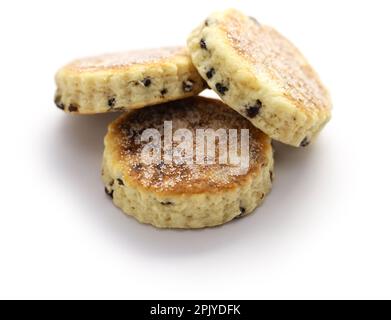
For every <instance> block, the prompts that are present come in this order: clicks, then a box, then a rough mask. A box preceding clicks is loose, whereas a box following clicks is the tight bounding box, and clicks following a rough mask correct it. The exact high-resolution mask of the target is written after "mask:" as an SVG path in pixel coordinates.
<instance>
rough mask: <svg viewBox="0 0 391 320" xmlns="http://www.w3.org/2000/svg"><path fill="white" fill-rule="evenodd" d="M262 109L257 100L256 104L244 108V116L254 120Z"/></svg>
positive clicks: (260, 103)
mask: <svg viewBox="0 0 391 320" xmlns="http://www.w3.org/2000/svg"><path fill="white" fill-rule="evenodd" d="M261 108H262V102H261V101H259V100H257V102H256V103H255V104H254V105H251V106H247V107H246V115H247V117H249V118H254V117H255V116H257V115H258V113H259V110H261Z"/></svg>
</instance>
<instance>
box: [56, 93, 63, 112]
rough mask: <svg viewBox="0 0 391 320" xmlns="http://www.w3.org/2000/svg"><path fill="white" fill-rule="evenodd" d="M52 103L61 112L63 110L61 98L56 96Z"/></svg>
mask: <svg viewBox="0 0 391 320" xmlns="http://www.w3.org/2000/svg"><path fill="white" fill-rule="evenodd" d="M54 103H55V104H56V106H57V108H59V109H61V110H64V109H65V106H64V104H63V103H62V102H61V96H56V98H55V99H54Z"/></svg>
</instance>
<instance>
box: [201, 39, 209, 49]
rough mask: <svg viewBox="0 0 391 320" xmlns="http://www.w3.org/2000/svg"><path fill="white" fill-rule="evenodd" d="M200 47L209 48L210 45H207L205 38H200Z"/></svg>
mask: <svg viewBox="0 0 391 320" xmlns="http://www.w3.org/2000/svg"><path fill="white" fill-rule="evenodd" d="M200 47H201V49H204V50H208V47H207V46H206V42H205V39H201V40H200Z"/></svg>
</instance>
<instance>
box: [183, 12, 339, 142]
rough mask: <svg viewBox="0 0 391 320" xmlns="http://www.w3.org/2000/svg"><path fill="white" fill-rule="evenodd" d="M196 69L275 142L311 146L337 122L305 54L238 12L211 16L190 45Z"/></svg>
mask: <svg viewBox="0 0 391 320" xmlns="http://www.w3.org/2000/svg"><path fill="white" fill-rule="evenodd" d="M188 48H189V51H190V54H191V57H192V60H193V63H194V65H195V66H196V68H197V69H198V71H199V72H200V74H201V76H202V77H203V78H204V79H205V80H206V81H207V82H208V85H209V86H210V87H211V88H212V89H213V90H215V91H216V92H217V93H218V94H219V95H220V97H221V98H222V99H223V100H224V102H226V103H227V104H228V105H229V106H230V107H232V108H233V109H235V110H236V111H238V112H239V113H241V114H242V115H243V116H245V117H246V118H247V119H249V120H250V121H251V122H252V123H253V124H254V125H255V126H256V127H258V128H260V129H261V130H263V131H264V132H265V133H266V134H268V135H269V136H271V137H272V138H273V139H276V140H279V141H281V142H284V143H287V144H290V145H294V146H300V145H301V146H306V145H308V144H309V143H310V142H311V141H312V140H313V139H314V137H315V136H316V135H317V133H318V132H319V131H320V129H321V128H322V127H323V126H324V125H325V124H326V123H327V121H328V120H329V119H330V116H331V100H330V96H329V94H328V91H327V90H326V88H325V87H324V85H323V84H322V83H321V81H320V79H319V77H318V75H317V74H316V72H315V71H314V69H313V68H312V67H311V66H310V64H309V63H308V62H307V60H306V59H305V58H304V56H303V55H302V54H301V53H300V51H299V50H298V49H297V48H296V47H295V46H294V45H293V44H292V43H291V42H289V41H288V40H287V39H286V38H284V37H283V36H282V35H281V34H279V33H278V32H277V31H275V30H274V29H273V28H271V27H268V26H265V25H261V24H260V23H259V22H257V21H256V20H255V19H254V18H251V17H248V16H246V15H244V14H242V13H240V12H239V11H237V10H233V9H230V10H227V11H224V12H218V13H214V14H212V15H211V16H209V17H208V18H207V19H206V20H205V21H204V22H203V23H202V25H200V26H199V27H198V28H197V29H196V30H194V31H193V32H192V34H191V35H190V37H189V39H188Z"/></svg>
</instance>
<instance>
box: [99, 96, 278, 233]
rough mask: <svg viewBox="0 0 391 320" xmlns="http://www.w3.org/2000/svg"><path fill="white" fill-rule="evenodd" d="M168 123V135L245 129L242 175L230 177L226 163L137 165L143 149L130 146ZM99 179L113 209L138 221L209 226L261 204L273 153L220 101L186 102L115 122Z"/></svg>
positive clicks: (163, 225) (164, 225) (267, 140)
mask: <svg viewBox="0 0 391 320" xmlns="http://www.w3.org/2000/svg"><path fill="white" fill-rule="evenodd" d="M168 120H171V121H172V123H173V131H174V132H175V130H176V129H179V128H187V129H189V130H191V131H192V133H193V134H194V132H195V130H196V129H200V128H210V129H214V130H217V129H220V128H224V129H238V130H240V129H248V130H249V135H250V144H249V151H250V157H249V159H250V161H249V167H248V171H247V172H246V173H244V174H238V172H237V171H235V170H234V169H233V167H232V165H230V164H218V163H214V164H208V165H206V164H196V163H194V164H189V163H181V164H176V163H170V162H167V161H163V160H162V161H160V162H159V163H155V164H149V165H146V164H144V163H142V161H141V159H140V158H141V149H142V147H143V145H142V144H141V145H140V144H139V143H137V142H136V141H140V140H139V139H140V135H141V134H142V132H143V130H144V129H146V128H155V129H157V130H159V132H161V133H162V132H163V128H162V126H163V123H164V121H168ZM162 139H163V138H162ZM216 141H217V140H216ZM162 150H163V146H162ZM216 150H218V148H217V146H216ZM217 153H218V152H217ZM217 156H218V155H217ZM102 177H103V181H104V184H105V191H106V193H107V194H108V195H109V196H111V197H112V198H113V202H114V204H115V205H116V206H118V207H119V208H121V209H122V210H123V211H124V212H125V213H127V214H128V215H131V216H133V217H135V218H136V219H137V220H138V221H140V222H142V223H147V224H152V225H154V226H156V227H160V228H204V227H211V226H217V225H220V224H223V223H225V222H228V221H230V220H232V219H234V218H237V217H240V216H244V215H247V214H249V213H251V212H252V211H253V210H254V209H255V208H256V207H257V206H258V205H259V204H260V203H261V202H262V201H263V199H264V197H265V196H266V195H267V193H268V192H269V191H270V189H271V185H272V179H273V151H272V147H271V143H270V138H269V137H267V136H266V135H265V134H263V133H262V132H261V131H260V130H258V129H257V128H255V127H254V126H253V125H252V124H251V123H250V122H249V121H248V120H246V119H245V118H243V117H241V116H240V115H239V114H238V113H236V112H235V111H233V110H232V109H230V108H228V107H227V106H225V105H224V104H223V103H222V102H220V101H217V100H213V99H207V98H202V97H193V98H188V99H184V100H179V101H174V102H169V103H165V104H164V106H163V107H162V106H153V107H148V108H143V109H140V110H135V111H131V112H129V113H127V114H124V115H122V116H121V117H119V118H118V119H117V120H115V121H114V122H113V123H112V124H111V125H110V126H109V129H108V133H107V135H106V137H105V150H104V155H103V169H102Z"/></svg>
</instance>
